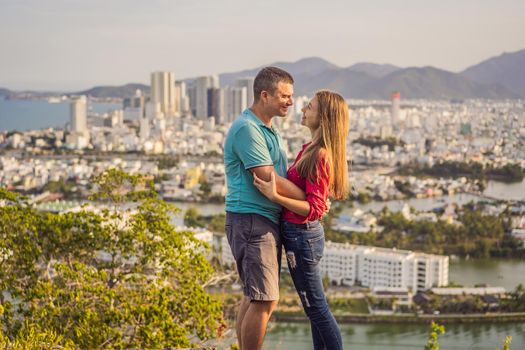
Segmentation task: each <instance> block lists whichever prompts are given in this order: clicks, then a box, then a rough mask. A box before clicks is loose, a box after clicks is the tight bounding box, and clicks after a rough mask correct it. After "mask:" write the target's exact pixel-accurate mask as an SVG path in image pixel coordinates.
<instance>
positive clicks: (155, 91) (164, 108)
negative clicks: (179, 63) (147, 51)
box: [151, 72, 176, 117]
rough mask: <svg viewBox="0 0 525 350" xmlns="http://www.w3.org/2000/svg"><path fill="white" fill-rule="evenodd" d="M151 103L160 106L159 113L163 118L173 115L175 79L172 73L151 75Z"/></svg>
mask: <svg viewBox="0 0 525 350" xmlns="http://www.w3.org/2000/svg"><path fill="white" fill-rule="evenodd" d="M151 102H153V103H158V104H159V105H160V111H161V112H162V113H163V114H164V117H172V116H173V115H175V111H176V106H175V78H174V76H173V73H171V72H153V73H151Z"/></svg>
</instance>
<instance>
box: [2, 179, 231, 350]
mask: <svg viewBox="0 0 525 350" xmlns="http://www.w3.org/2000/svg"><path fill="white" fill-rule="evenodd" d="M94 184H95V192H94V193H93V196H92V199H94V200H98V201H103V202H104V203H105V206H104V207H103V209H100V210H98V211H92V210H88V209H87V208H83V209H82V210H80V211H77V212H69V213H64V214H52V213H41V212H37V211H35V210H34V209H33V208H32V207H31V206H29V205H28V204H27V203H26V202H24V201H23V199H22V198H20V197H17V196H16V195H14V194H12V193H10V192H8V191H5V190H1V191H0V290H3V291H5V292H4V293H0V306H1V309H2V312H1V313H0V330H3V331H4V335H0V344H2V342H3V343H5V344H7V345H9V344H11V345H10V346H12V345H13V344H16V342H19V343H20V342H23V341H38V339H40V338H42V339H44V340H46V342H48V343H49V344H51V345H53V346H54V345H57V346H61V347H65V348H67V347H72V348H83V349H99V348H105V349H111V348H166V347H189V346H195V345H199V344H201V343H202V341H204V340H206V339H210V338H215V337H217V336H219V335H220V330H221V329H222V327H223V325H224V323H223V322H224V321H223V315H222V310H221V305H220V303H219V302H218V301H217V300H215V299H214V298H212V296H211V295H210V294H208V293H207V291H206V290H205V289H204V287H203V286H204V285H206V283H207V281H209V280H210V278H211V276H212V272H213V271H212V268H211V266H210V264H209V262H208V261H207V260H206V258H205V256H204V255H203V253H204V252H205V251H206V249H208V247H207V246H206V245H205V244H204V243H203V242H201V241H199V240H197V239H195V238H194V236H193V233H192V232H189V231H184V232H177V231H176V230H175V229H174V227H173V226H172V225H171V223H170V222H171V216H170V215H171V213H173V212H174V211H175V208H174V207H173V206H171V205H170V204H168V203H166V202H164V201H162V200H160V199H159V197H158V195H157V194H156V193H155V192H154V190H153V183H152V182H150V181H145V179H144V178H143V177H141V176H138V175H129V174H126V173H124V172H122V171H120V170H109V171H107V172H105V173H103V174H102V175H100V176H98V177H96V178H94ZM2 203H3V205H1V204H2ZM35 339H36V340H35ZM44 348H45V347H44Z"/></svg>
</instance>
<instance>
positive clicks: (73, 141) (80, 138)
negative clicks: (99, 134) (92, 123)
mask: <svg viewBox="0 0 525 350" xmlns="http://www.w3.org/2000/svg"><path fill="white" fill-rule="evenodd" d="M69 117H70V129H69V134H68V135H67V137H66V144H67V145H68V146H69V147H70V148H74V149H82V148H86V147H87V146H88V145H89V130H88V126H87V99H86V96H73V97H71V103H70V105H69Z"/></svg>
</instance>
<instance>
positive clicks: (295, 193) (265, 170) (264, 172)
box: [249, 165, 306, 201]
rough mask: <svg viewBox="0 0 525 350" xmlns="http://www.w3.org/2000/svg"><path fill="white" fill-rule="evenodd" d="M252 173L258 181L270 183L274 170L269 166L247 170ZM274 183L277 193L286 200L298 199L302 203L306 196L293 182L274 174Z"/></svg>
mask: <svg viewBox="0 0 525 350" xmlns="http://www.w3.org/2000/svg"><path fill="white" fill-rule="evenodd" d="M249 170H250V171H251V172H252V173H255V174H256V175H257V177H258V178H259V179H262V180H264V181H270V174H271V173H272V172H273V173H275V169H274V167H273V166H271V165H264V166H258V167H254V168H250V169H249ZM275 182H276V185H277V192H278V193H279V194H280V195H282V196H284V197H288V198H292V199H298V200H302V201H304V200H305V199H306V194H305V193H304V191H303V190H301V189H300V188H299V187H297V186H296V185H295V184H294V183H293V182H291V181H290V180H288V179H285V178H284V177H281V176H279V175H277V173H275Z"/></svg>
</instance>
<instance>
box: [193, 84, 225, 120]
mask: <svg viewBox="0 0 525 350" xmlns="http://www.w3.org/2000/svg"><path fill="white" fill-rule="evenodd" d="M219 87H220V86H219V77H218V76H217V75H209V76H204V77H199V78H197V79H195V117H196V118H197V119H201V120H205V119H206V118H208V117H209V116H210V115H211V114H210V113H211V112H210V110H209V109H210V106H209V102H210V96H211V95H210V94H209V93H208V90H209V89H218V88H219Z"/></svg>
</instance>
